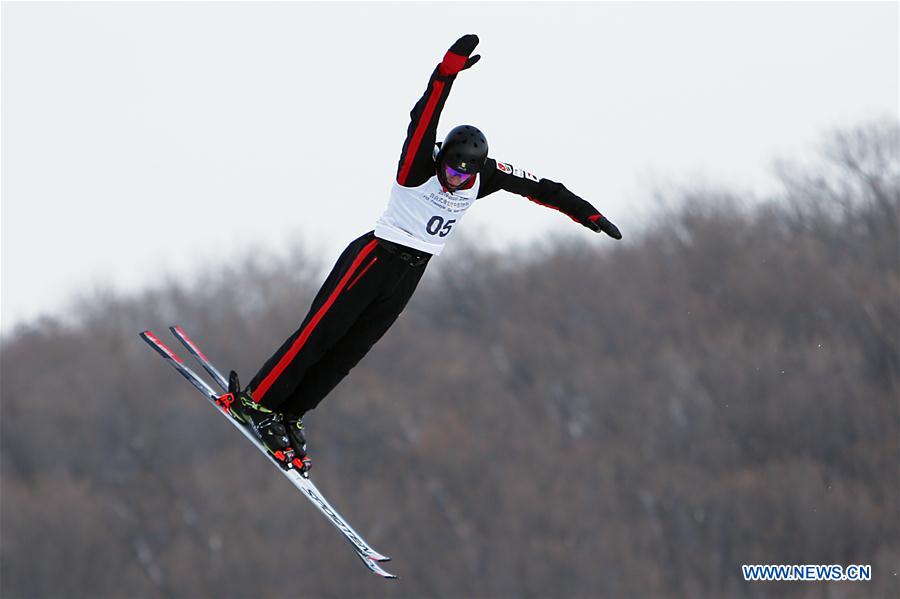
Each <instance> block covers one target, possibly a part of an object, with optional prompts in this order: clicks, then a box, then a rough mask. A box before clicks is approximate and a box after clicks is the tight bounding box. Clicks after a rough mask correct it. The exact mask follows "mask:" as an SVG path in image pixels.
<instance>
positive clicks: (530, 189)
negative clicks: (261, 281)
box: [222, 34, 622, 470]
mask: <svg viewBox="0 0 900 599" xmlns="http://www.w3.org/2000/svg"><path fill="white" fill-rule="evenodd" d="M477 45H478V36H476V35H472V34H470V35H464V36H463V37H461V38H460V39H458V40H457V41H456V43H454V44H453V45H452V46H451V47H450V49H449V50H448V51H447V53H446V54H445V55H444V58H443V60H442V61H441V63H440V64H438V66H437V67H436V68H435V70H434V72H433V73H432V74H431V78H430V79H429V81H428V86H427V88H426V89H425V94H424V95H423V96H422V98H420V99H419V101H418V102H417V103H416V105H415V106H414V107H413V109H412V112H411V113H410V117H411V121H410V124H409V128H408V130H407V135H406V141H405V142H404V144H403V150H402V152H401V154H400V161H399V164H398V166H397V174H396V177H395V179H394V184H393V187H392V189H391V195H390V199H389V201H388V206H387V209H386V210H385V211H384V213H383V214H382V215H381V217H380V218H379V219H378V221H377V222H376V223H375V229H374V231H369V232H368V233H365V234H363V235H362V236H361V237H359V238H357V239H356V240H354V241H352V242H351V243H350V245H349V246H347V248H346V249H345V250H344V252H343V253H342V254H341V256H340V257H339V258H338V260H337V263H336V264H335V265H334V267H333V268H332V270H331V273H330V274H329V275H328V277H327V278H326V279H325V282H324V284H323V285H322V287H321V289H319V292H318V293H317V294H316V297H315V299H314V300H313V303H312V306H311V307H310V309H309V313H308V314H307V315H306V318H305V319H304V320H303V322H302V324H301V325H300V328H299V329H297V331H295V332H294V333H293V334H292V335H291V336H290V337H288V339H287V340H286V341H285V342H284V343H283V344H282V345H281V347H280V348H278V350H277V351H276V352H275V353H274V354H273V355H272V357H270V358H269V359H268V360H267V361H266V363H265V364H263V366H262V368H260V370H259V372H257V373H256V376H254V377H253V379H252V380H251V381H250V384H249V385H247V386H246V387H245V388H243V389H241V387H240V383H239V382H238V378H237V375H236V374H235V373H234V372H232V373H231V376H230V380H229V393H228V394H226V395H225V396H223V397H225V398H226V399H225V400H224V401H223V402H222V403H223V404H227V409H228V411H229V412H230V413H231V415H232V416H233V417H234V418H235V419H236V420H238V421H239V422H241V423H244V424H247V425H249V426H250V428H251V429H252V430H253V431H254V432H255V434H256V435H257V436H258V438H259V439H260V441H261V442H262V444H263V445H264V446H265V448H266V449H267V450H268V451H269V453H270V454H271V455H272V456H273V457H274V458H275V459H276V460H278V461H280V462H281V463H282V464H283V466H284V467H286V468H290V467H293V466H292V464H293V465H296V464H298V461H299V464H302V466H300V467H301V468H302V469H304V470H308V468H309V458H308V457H307V448H306V439H305V436H304V432H303V416H304V415H305V414H306V413H307V412H308V411H310V410H312V409H313V408H315V407H316V406H317V405H318V404H319V402H321V401H322V400H323V399H324V398H325V397H326V396H327V395H328V394H329V393H330V392H331V390H332V389H334V387H335V386H336V385H337V384H338V383H339V382H340V381H341V380H342V379H343V378H344V377H345V376H347V374H348V373H349V372H350V370H351V369H352V368H353V367H354V366H356V364H357V363H358V362H359V361H360V360H361V359H362V358H363V356H365V355H366V353H368V351H369V350H370V349H371V348H372V346H373V345H374V344H375V343H376V342H377V341H378V340H379V339H380V338H381V337H382V336H383V335H384V334H385V332H387V330H388V329H389V328H390V326H391V325H392V324H393V323H394V321H395V320H396V319H397V317H398V316H399V315H400V313H401V312H402V311H403V308H404V307H405V306H406V304H407V302H408V301H409V299H410V297H411V296H412V294H413V291H415V289H416V285H417V284H418V282H419V279H421V278H422V274H423V273H424V272H425V268H426V266H427V265H428V262H429V260H430V259H431V257H432V256H437V255H439V254H440V253H441V250H442V249H443V248H444V244H445V243H446V242H447V240H448V239H449V237H450V236H451V235H452V234H453V232H454V231H455V230H456V228H457V227H458V225H459V222H460V220H461V219H462V217H463V216H464V215H465V213H466V210H468V209H469V207H471V206H472V205H473V204H474V203H475V200H477V199H479V198H483V197H485V196H487V195H490V194H492V193H494V192H495V191H499V190H501V189H502V190H505V191H510V192H512V193H515V194H518V195H521V196H525V197H527V198H528V199H529V200H531V201H533V202H536V203H538V204H541V205H543V206H547V207H550V208H553V209H555V210H559V211H560V212H563V213H564V214H566V215H568V216H569V217H570V218H572V220H574V221H575V222H577V223H579V224H581V225H583V226H585V227H587V228H589V229H591V230H593V231H596V232H603V233H606V234H607V235H609V236H610V237H612V238H614V239H621V238H622V235H621V233H619V229H618V228H617V227H616V226H615V225H614V224H612V223H611V222H610V221H609V220H608V219H607V218H606V217H604V216H603V215H602V214H600V212H598V211H597V209H595V208H594V207H593V206H592V205H591V204H589V203H588V202H586V201H585V200H583V199H581V198H580V197H578V196H577V195H575V194H574V193H572V192H571V191H569V190H568V189H566V187H565V186H564V185H563V184H561V183H556V182H554V181H551V180H549V179H543V178H538V177H536V176H535V175H533V174H531V173H530V172H527V171H523V170H521V169H519V168H515V167H513V166H511V165H510V164H507V163H504V162H498V161H496V160H494V159H493V158H489V157H488V143H487V138H486V137H485V136H484V134H483V133H482V132H481V131H480V130H478V129H477V128H476V127H474V126H472V125H460V126H458V127H455V128H453V129H452V130H450V132H449V133H448V134H447V136H446V137H445V138H444V141H443V143H436V137H437V126H438V119H439V117H440V114H441V110H442V109H443V107H444V103H445V102H446V101H447V97H448V96H449V94H450V88H451V87H452V85H453V82H454V80H455V79H456V76H457V75H458V74H459V73H460V72H462V71H464V70H465V69H468V68H469V67H471V66H472V65H474V64H475V63H476V62H478V60H479V59H480V58H481V56H480V55H477V54H476V55H474V56H472V52H473V51H474V50H475V47H476V46H477Z"/></svg>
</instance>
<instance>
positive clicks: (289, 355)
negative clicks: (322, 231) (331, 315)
mask: <svg viewBox="0 0 900 599" xmlns="http://www.w3.org/2000/svg"><path fill="white" fill-rule="evenodd" d="M377 245H378V240H377V239H373V240H372V241H370V242H369V243H367V244H366V245H365V246H364V247H363V249H362V250H360V252H359V254H358V255H357V256H356V258H355V259H354V260H353V264H351V265H350V268H348V269H347V272H345V273H344V276H343V277H341V280H340V281H339V282H338V284H337V286H336V287H335V288H334V291H332V292H331V295H329V296H328V299H327V300H326V301H325V303H324V304H322V307H321V308H319V310H318V312H316V314H315V316H313V317H312V318H311V319H310V321H309V323H307V325H306V327H304V329H303V331H302V332H301V333H300V335H298V336H297V339H295V340H294V343H293V344H292V345H291V347H290V349H288V351H287V352H285V354H284V355H283V356H281V359H280V360H278V364H276V365H275V368H273V369H272V371H271V372H270V373H269V374H268V375H267V376H266V378H264V379H263V380H262V382H261V383H260V384H259V386H258V387H257V388H256V389H254V390H253V400H254V401H255V402H257V403H259V402H260V401H262V398H263V397H264V396H265V395H266V392H267V391H268V390H269V388H271V387H272V385H273V384H275V381H277V380H278V377H279V376H281V373H282V372H284V369H285V368H287V367H288V364H290V363H291V361H293V359H294V358H295V357H296V356H297V354H298V353H300V350H301V349H303V345H304V344H305V343H306V340H307V339H309V336H310V335H312V333H313V331H314V330H315V328H316V325H318V324H319V321H320V320H322V318H324V317H325V314H326V313H327V312H328V310H329V309H330V308H331V306H332V304H334V302H335V300H337V298H338V296H339V295H340V294H341V291H343V290H344V286H345V285H347V281H349V280H350V278H351V277H352V276H353V273H354V272H356V269H357V268H359V265H360V264H362V262H363V260H365V259H366V256H368V255H369V254H371V253H372V250H374V249H375V246H377Z"/></svg>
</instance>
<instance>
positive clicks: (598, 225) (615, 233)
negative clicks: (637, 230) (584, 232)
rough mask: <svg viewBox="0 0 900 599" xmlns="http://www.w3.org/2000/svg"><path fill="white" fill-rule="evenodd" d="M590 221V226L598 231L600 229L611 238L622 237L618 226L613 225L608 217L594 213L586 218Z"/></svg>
mask: <svg viewBox="0 0 900 599" xmlns="http://www.w3.org/2000/svg"><path fill="white" fill-rule="evenodd" d="M588 220H589V221H590V223H591V224H590V225H589V226H590V228H591V229H593V230H594V231H596V232H597V233H600V232H601V231H602V232H604V233H606V234H607V235H609V236H610V237H612V238H613V239H622V234H621V233H620V232H619V227H617V226H615V225H614V224H612V223H611V222H609V219H608V218H606V217H605V216H603V215H602V214H595V215H593V216H591V217H589V218H588Z"/></svg>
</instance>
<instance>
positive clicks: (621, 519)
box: [0, 122, 900, 598]
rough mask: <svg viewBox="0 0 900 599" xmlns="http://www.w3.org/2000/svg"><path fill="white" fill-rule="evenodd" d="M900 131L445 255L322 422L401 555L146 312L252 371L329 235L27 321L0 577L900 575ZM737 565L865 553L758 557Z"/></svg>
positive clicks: (563, 582) (699, 589)
mask: <svg viewBox="0 0 900 599" xmlns="http://www.w3.org/2000/svg"><path fill="white" fill-rule="evenodd" d="M898 136H900V133H898V127H897V124H896V123H894V122H874V123H868V124H864V125H862V126H860V127H858V128H854V129H848V130H843V131H839V132H835V133H834V134H832V135H831V136H829V137H828V140H827V142H825V143H823V146H822V152H821V154H819V155H817V156H816V157H810V159H809V160H807V161H806V162H804V163H803V165H799V164H797V165H784V166H783V168H782V169H781V180H782V181H783V187H782V190H781V192H780V193H778V194H776V195H774V196H773V197H771V198H767V199H765V201H760V200H759V199H757V198H748V197H745V196H744V195H742V193H741V192H740V191H736V190H728V189H708V188H707V189H700V190H687V191H685V190H681V191H665V190H664V192H663V193H662V196H663V197H664V200H665V202H664V203H665V204H666V205H667V206H669V207H668V208H661V209H660V211H659V212H658V213H657V215H656V219H655V221H654V222H653V223H649V224H648V225H647V227H646V228H645V229H644V230H643V231H641V232H639V233H635V232H633V231H627V230H626V231H624V234H625V239H624V240H623V241H622V242H617V243H615V242H612V241H611V240H609V239H607V238H605V237H593V236H589V235H587V234H586V235H584V236H583V237H579V238H578V241H577V242H562V241H555V242H553V243H535V244H533V245H530V246H527V251H515V252H504V253H502V254H500V253H494V252H489V251H484V250H479V249H477V247H476V245H475V244H474V243H469V244H466V249H465V251H462V252H457V256H456V259H454V260H452V261H451V260H437V261H435V262H434V263H433V264H432V265H431V266H430V267H429V271H428V273H427V274H426V276H425V278H424V280H423V282H422V285H421V287H420V289H419V291H418V292H417V294H416V296H415V297H414V298H413V300H412V302H411V303H410V305H409V307H408V308H407V310H406V311H405V313H404V315H403V316H402V317H401V318H400V320H399V321H398V323H397V324H396V325H395V326H394V327H393V329H392V330H391V331H390V332H389V333H388V334H387V336H386V337H385V338H384V339H383V340H382V341H381V343H380V344H379V345H377V346H376V348H375V349H374V350H373V351H372V353H371V354H370V355H369V356H367V357H366V358H365V359H364V360H363V362H362V363H361V364H360V365H359V366H358V367H357V368H356V369H355V370H354V371H353V372H352V373H351V376H350V377H349V378H348V379H347V380H345V381H344V382H343V383H342V384H341V385H340V386H339V387H338V388H337V389H336V390H335V392H334V394H333V396H332V397H330V398H328V399H327V400H326V401H325V402H324V403H323V404H322V406H320V408H319V409H318V410H316V411H314V412H312V413H311V414H310V415H309V417H308V419H307V421H308V422H307V424H308V430H309V436H310V444H311V448H312V452H313V459H314V464H315V467H314V469H313V476H314V478H315V480H316V482H317V484H318V485H319V486H320V488H321V489H322V490H323V492H324V493H325V494H326V495H327V496H328V497H329V498H330V499H331V500H332V502H333V503H334V504H335V506H336V507H337V508H338V509H339V510H340V511H342V512H343V513H344V515H345V516H346V517H347V518H348V520H349V521H350V522H351V523H352V524H353V525H354V526H355V527H357V528H358V529H359V530H360V532H362V533H363V534H364V535H366V536H367V538H368V539H369V541H370V542H371V543H372V544H373V545H374V546H375V547H377V548H378V549H380V550H381V551H384V552H387V553H388V554H390V555H392V556H393V557H394V562H393V563H391V564H390V567H389V569H390V570H391V571H394V572H395V573H396V574H398V575H399V576H400V577H401V578H400V580H399V581H396V582H393V583H385V582H384V581H382V580H380V579H378V578H377V577H375V576H372V575H371V574H369V573H368V572H367V571H366V570H365V569H364V568H363V567H362V566H361V565H360V564H359V563H358V561H357V558H356V556H355V555H354V553H353V551H352V550H351V548H350V546H349V545H346V543H345V541H344V540H343V539H342V538H341V537H340V535H339V534H337V533H336V532H335V531H334V530H333V529H331V528H330V526H329V525H328V524H327V523H326V522H325V521H324V519H323V518H321V516H320V515H319V514H318V513H317V512H316V511H315V510H314V508H313V507H312V506H311V505H309V504H308V503H307V502H306V501H305V500H304V499H303V498H302V497H301V496H300V495H299V494H298V493H297V492H296V491H295V489H294V488H293V487H292V486H291V485H290V484H288V483H287V482H286V481H285V480H284V479H283V478H282V477H281V476H279V475H278V474H277V473H276V472H275V471H274V470H273V469H272V468H271V466H270V465H268V464H267V463H266V461H265V460H264V458H263V457H261V456H260V455H258V454H257V452H256V450H255V449H253V448H252V447H251V446H250V444H249V443H247V442H246V441H244V440H243V439H241V438H240V437H239V436H238V435H237V434H236V433H235V431H234V430H233V429H232V427H231V426H230V425H229V424H228V423H227V422H225V421H224V419H222V418H220V417H219V416H216V415H214V414H213V413H212V412H211V410H210V407H209V405H208V404H207V403H206V402H205V401H203V399H202V398H201V397H200V396H199V395H198V394H197V393H196V391H195V390H194V389H193V388H192V387H190V385H188V384H187V383H186V382H185V381H184V380H183V379H181V377H179V376H178V375H177V374H176V373H175V372H174V371H172V370H171V369H170V368H169V366H167V365H166V364H164V363H163V361H162V360H160V358H159V357H158V356H157V355H156V354H155V353H154V352H152V351H151V350H150V349H149V348H148V347H147V346H146V345H145V344H144V343H143V342H141V340H140V339H139V338H138V336H137V334H138V332H139V331H141V330H143V329H144V328H153V329H155V330H157V331H158V332H159V333H165V335H164V339H165V340H167V341H168V342H170V343H171V344H172V345H173V347H175V346H176V343H175V341H174V339H172V337H171V336H170V335H169V334H168V332H167V331H165V327H166V326H167V325H169V324H176V323H179V324H182V325H183V326H184V327H185V328H186V330H187V331H188V332H189V333H190V334H191V335H192V336H193V337H194V339H195V340H196V341H197V342H198V343H199V344H200V345H201V347H203V348H204V350H205V351H206V352H207V353H208V354H209V355H210V357H211V359H212V360H213V361H214V362H215V363H216V364H218V365H219V366H220V367H221V368H228V367H235V368H237V369H238V370H239V371H240V372H242V373H243V376H244V378H245V379H249V377H250V376H251V375H252V374H253V372H255V369H256V368H257V367H258V366H259V364H260V363H261V362H262V361H263V360H264V359H265V358H267V357H268V356H269V355H270V353H271V352H272V351H273V350H274V349H275V348H276V347H277V346H278V345H279V344H280V343H281V342H282V341H283V339H284V338H285V337H286V335H287V334H289V333H290V332H291V331H293V330H294V329H295V328H296V326H297V324H298V323H299V321H300V319H302V317H303V315H304V314H305V312H306V310H307V308H308V306H309V303H310V301H311V300H312V296H313V294H314V293H315V291H316V290H317V288H318V285H319V283H320V282H321V280H320V277H321V274H320V272H321V270H320V269H321V267H322V266H323V265H325V263H328V264H327V265H330V262H331V260H332V259H333V257H315V258H314V257H312V256H310V255H307V254H304V253H303V252H301V251H299V250H298V251H295V252H293V253H292V254H290V255H285V257H282V258H277V259H276V258H273V257H267V258H260V257H248V258H247V260H246V261H245V262H243V263H241V264H239V265H229V266H222V267H221V268H218V269H217V270H212V271H208V272H207V273H206V274H204V275H203V276H201V277H199V278H198V279H197V280H195V281H193V282H191V283H189V284H186V283H179V282H168V283H165V284H162V285H160V286H158V287H154V288H151V289H148V290H146V291H145V292H143V293H141V294H138V295H130V296H122V295H117V294H111V293H105V294H104V293H99V294H96V295H93V296H91V297H90V298H89V299H85V300H84V301H82V302H80V303H79V304H78V305H77V306H76V307H74V308H73V311H72V313H71V314H69V315H67V317H66V318H65V319H59V320H55V319H43V320H41V321H38V322H33V323H31V324H29V325H27V326H22V327H19V328H18V329H17V330H16V331H15V332H14V333H13V334H11V335H8V336H7V337H6V338H5V339H4V340H3V343H2V412H0V423H2V424H0V426H2V430H0V434H2V436H0V450H2V453H0V475H2V513H0V516H2V518H0V557H2V569H0V585H2V587H0V594H2V596H3V597H4V598H16V597H300V596H305V597H313V596H314V597H349V596H353V597H375V596H377V597H685V596H690V597H763V596H773V597H825V596H830V597H831V596H840V597H897V596H898V595H900V576H898V569H900V501H898V489H900V411H898V382H900V353H898V352H900V347H898V346H900V343H898V336H900V232H898V227H900V215H898V203H900V199H898V194H900V166H898V164H900V162H898V160H900V156H898V154H900V147H898V146H900V137H898ZM547 216H548V218H561V217H560V216H559V215H556V216H554V215H553V214H552V213H549V214H548V215H547ZM358 233H361V231H360V232H358ZM356 234H357V233H353V234H352V235H350V236H349V237H348V239H347V240H348V241H349V240H350V239H352V238H353V237H355V236H356ZM235 282H240V284H241V290H240V292H239V293H234V292H233V289H232V287H231V286H232V285H233V284H234V283H235ZM438 348H439V349H438ZM181 353H183V354H185V355H186V352H181ZM742 563H785V564H803V563H823V564H832V563H836V564H842V565H846V564H851V563H856V564H871V565H872V571H873V580H872V581H871V582H868V583H849V582H845V583H760V582H757V583H747V582H744V581H743V579H742V576H741V573H740V565H741V564H742Z"/></svg>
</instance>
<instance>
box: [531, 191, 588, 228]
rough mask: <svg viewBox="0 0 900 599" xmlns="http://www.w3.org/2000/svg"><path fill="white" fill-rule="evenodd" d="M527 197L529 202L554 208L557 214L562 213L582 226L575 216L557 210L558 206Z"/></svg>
mask: <svg viewBox="0 0 900 599" xmlns="http://www.w3.org/2000/svg"><path fill="white" fill-rule="evenodd" d="M525 197H527V198H528V199H529V200H531V201H532V202H534V203H535V204H540V205H541V206H546V207H547V208H552V209H553V210H556V211H557V212H562V213H563V214H565V215H566V216H568V217H569V218H571V219H572V220H574V221H575V222H576V223H578V224H581V223H580V222H579V220H578V219H577V218H575V217H574V216H572V215H571V214H569V213H567V212H564V211H563V210H562V209H560V208H557V207H556V206H551V205H550V204H545V203H544V202H542V201H540V200H537V199H535V198H533V197H531V196H525Z"/></svg>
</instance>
